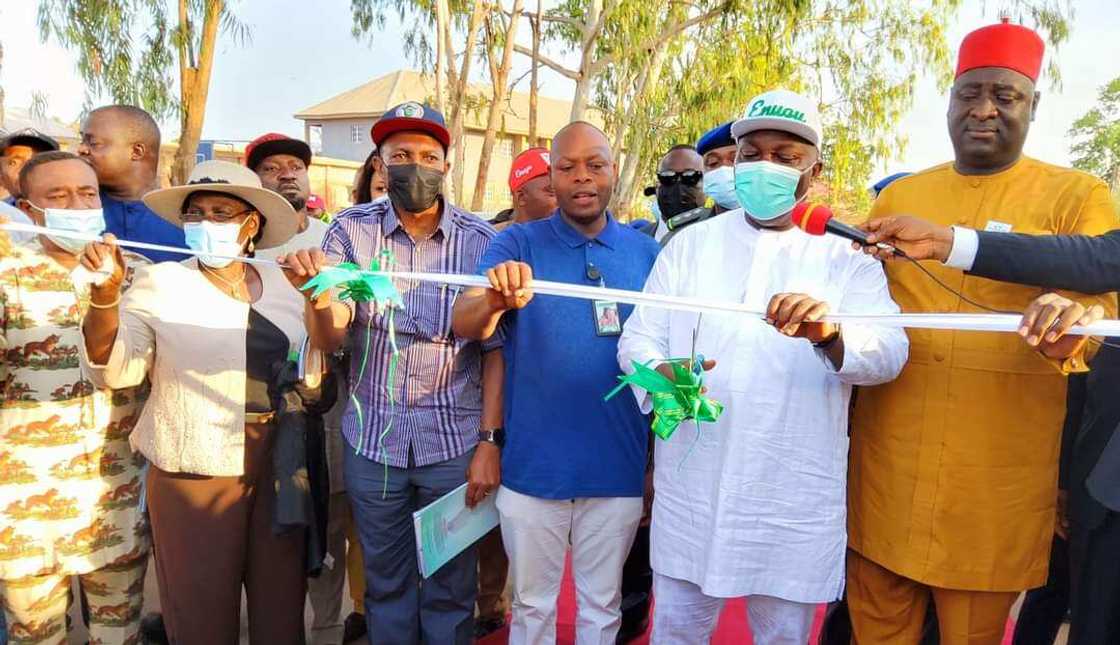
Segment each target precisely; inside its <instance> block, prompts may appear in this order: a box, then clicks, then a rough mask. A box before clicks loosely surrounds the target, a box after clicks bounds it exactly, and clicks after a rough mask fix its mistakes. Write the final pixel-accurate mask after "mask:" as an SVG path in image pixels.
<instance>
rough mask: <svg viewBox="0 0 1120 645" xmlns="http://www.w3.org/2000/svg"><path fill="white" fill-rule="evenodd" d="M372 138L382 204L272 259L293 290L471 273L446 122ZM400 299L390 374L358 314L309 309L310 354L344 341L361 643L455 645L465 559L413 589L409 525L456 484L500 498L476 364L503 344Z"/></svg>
mask: <svg viewBox="0 0 1120 645" xmlns="http://www.w3.org/2000/svg"><path fill="white" fill-rule="evenodd" d="M372 136H373V142H374V144H376V145H377V150H378V154H380V155H381V160H382V163H383V164H384V165H385V167H386V170H387V173H388V184H389V199H388V200H387V201H381V202H377V203H371V204H359V205H357V206H355V207H353V208H350V209H348V210H346V211H343V212H342V213H340V214H339V215H338V216H337V217H336V218H335V221H334V223H333V224H332V225H331V227H330V229H329V230H328V231H327V234H326V238H325V239H324V241H323V248H322V250H320V249H308V250H305V251H298V252H296V253H292V254H289V255H288V256H286V257H284V258H282V261H283V262H284V264H286V265H287V266H288V267H289V269H288V270H287V273H288V278H289V280H290V281H291V282H292V284H293V285H295V286H296V287H299V286H302V285H303V284H304V283H305V282H306V281H307V280H308V279H309V278H310V277H312V276H314V275H315V274H316V273H318V270H319V269H320V268H321V267H322V266H324V265H326V264H335V263H338V262H354V263H356V264H358V265H360V266H362V267H368V266H370V264H371V262H373V261H374V260H376V259H378V258H382V257H386V256H388V257H391V258H392V268H394V269H397V270H400V271H427V272H446V273H467V274H471V273H475V272H476V268H477V265H478V262H479V260H480V259H481V257H482V254H483V252H484V251H485V250H486V248H487V246H489V244H490V239H491V238H492V237H493V236H494V234H495V233H494V229H493V228H491V227H490V225H489V224H487V223H485V222H483V221H482V220H480V219H478V218H477V217H475V216H474V215H471V214H470V213H467V212H465V211H462V210H460V209H458V208H456V207H455V206H452V205H451V204H449V203H448V202H447V201H446V200H445V199H444V198H443V196H442V195H441V187H442V185H443V177H444V175H445V174H446V172H447V171H448V169H449V167H450V164H449V163H448V162H447V156H446V155H447V148H448V146H449V144H450V135H449V134H448V132H447V128H446V127H445V126H444V121H443V116H442V115H441V114H440V113H439V112H437V111H435V110H433V109H431V108H429V107H427V106H424V105H421V104H419V103H404V104H402V105H399V106H397V107H395V108H393V109H390V110H389V111H387V112H386V113H385V115H384V116H383V117H382V118H381V119H380V120H379V121H378V122H377V123H375V124H374V126H373V131H372ZM397 287H398V289H400V291H401V296H402V298H403V300H404V305H405V306H404V309H403V310H397V311H396V312H395V320H394V321H393V324H394V325H395V328H396V342H397V346H398V347H399V350H400V355H399V359H398V363H397V365H396V369H395V371H392V372H391V371H390V367H391V353H392V350H391V348H390V343H389V330H390V321H389V319H388V317H387V316H386V315H384V314H379V313H377V312H376V311H373V310H371V308H370V307H369V306H368V304H367V303H360V304H357V305H355V304H354V303H349V302H347V303H341V302H337V301H331V300H330V298H329V297H327V296H326V295H324V296H323V297H321V298H319V299H317V300H310V299H309V300H308V303H307V329H308V333H309V334H310V336H311V340H312V343H313V344H314V345H315V346H316V347H318V348H319V349H322V350H324V351H328V352H330V351H334V350H336V349H337V348H338V347H339V346H340V345H341V344H342V342H343V340H344V339H345V338H346V337H347V335H349V337H350V346H351V347H352V348H353V351H354V352H355V354H354V356H353V358H352V360H351V362H350V365H351V367H350V370H351V371H350V383H351V387H352V388H353V393H354V397H353V399H352V401H351V404H350V405H349V406H348V407H347V410H346V412H345V413H344V414H343V419H342V433H343V437H344V438H345V439H346V442H347V444H348V449H346V451H345V452H346V454H345V457H344V466H343V469H344V476H345V480H346V491H347V494H348V495H349V496H350V503H351V506H352V507H353V509H354V518H355V521H356V523H357V527H358V533H359V538H360V540H361V543H362V552H363V555H364V556H365V572H366V596H365V609H366V620H367V623H368V625H369V640H370V643H379V642H384V643H392V644H394V645H396V644H409V643H420V642H427V643H462V644H464V645H465V644H468V643H470V642H471V641H472V638H473V622H474V604H475V594H476V590H477V555H476V552H475V549H474V548H473V547H472V548H470V549H467V550H466V551H464V552H463V553H461V554H460V555H459V556H457V557H456V558H455V559H454V560H452V561H451V562H449V563H448V564H446V565H444V566H443V567H441V568H440V569H439V570H438V571H437V572H436V573H435V574H434V575H433V576H432V577H430V578H427V579H424V580H420V579H419V573H418V567H417V562H416V542H415V536H414V532H413V528H412V513H413V511H415V510H417V509H419V508H421V507H423V506H426V505H427V504H429V503H431V502H433V501H435V500H436V499H438V498H439V497H441V496H442V495H445V494H446V493H448V492H450V491H451V490H453V489H455V488H457V487H458V486H461V485H462V484H463V482H464V481H469V482H470V486H469V488H468V491H467V503H468V504H469V505H471V506H473V505H474V504H476V503H477V502H478V501H480V500H481V499H483V498H484V497H485V496H486V495H489V494H490V492H491V491H492V490H493V489H495V488H497V485H498V482H499V479H500V475H499V463H500V451H499V449H498V446H497V445H496V443H495V440H497V441H500V433H498V435H499V436H498V437H495V436H494V435H495V433H493V432H480V428H481V427H482V417H483V389H484V388H485V389H486V394H487V405H488V407H489V406H491V405H493V403H492V402H493V401H494V400H495V399H494V397H495V396H497V397H498V399H497V401H499V402H498V403H497V405H498V406H500V388H501V378H502V374H501V369H500V367H499V369H497V370H494V369H493V368H491V369H489V370H488V369H486V364H487V362H488V361H489V360H490V358H491V357H494V356H496V355H497V352H494V351H493V350H495V349H497V348H499V347H500V346H501V340H500V339H495V340H491V341H488V342H485V343H480V342H476V341H468V340H466V339H462V338H458V337H456V336H455V335H454V334H453V333H452V331H451V308H452V305H453V304H454V302H455V296H456V295H457V293H456V291H455V290H454V289H451V288H448V287H446V286H440V285H437V284H432V283H425V282H401V281H398V283H397ZM305 293H308V294H309V292H305ZM308 297H309V298H310V296H309V295H308ZM367 340H368V343H367ZM367 346H368V348H369V349H368V359H366V360H363V357H362V353H363V351H364V350H365V348H366V347H367ZM363 364H365V367H364V371H363V367H362V366H363ZM390 390H391V391H392V393H393V399H394V400H395V403H391V401H390V395H389V392H390ZM491 409H497V408H491ZM499 415H500V413H499ZM490 416H493V415H490ZM499 418H500V416H499ZM390 424H391V428H390V430H389V431H388V433H385V434H384V437H382V436H381V435H382V434H383V432H384V430H385V429H386V428H389V427H390ZM480 438H481V442H480Z"/></svg>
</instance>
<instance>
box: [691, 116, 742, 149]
mask: <svg viewBox="0 0 1120 645" xmlns="http://www.w3.org/2000/svg"><path fill="white" fill-rule="evenodd" d="M731 123H732V122H731V121H728V122H727V123H724V124H723V125H721V126H717V127H715V128H712V129H711V130H708V131H707V132H705V133H704V136H702V137H700V140H699V141H697V142H696V152H699V153H700V156H704V155H706V154H708V153H709V152H711V151H712V150H713V149H715V148H722V147H724V146H733V145H735V139H732V138H731Z"/></svg>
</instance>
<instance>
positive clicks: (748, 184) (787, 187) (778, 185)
mask: <svg viewBox="0 0 1120 645" xmlns="http://www.w3.org/2000/svg"><path fill="white" fill-rule="evenodd" d="M804 172H808V171H804ZM804 172H803V171H799V170H797V169H796V168H790V167H789V166H782V165H780V164H776V163H772V162H770V161H746V162H742V163H737V164H735V195H736V196H737V197H738V198H739V203H740V204H741V205H742V206H743V210H745V211H746V212H747V214H748V215H750V216H751V217H752V218H754V219H755V220H757V221H759V222H768V221H771V220H775V219H778V218H779V217H781V216H782V215H785V214H786V213H788V212H790V211H791V210H793V207H794V206H795V205H797V202H798V200H797V197H796V196H795V195H796V193H797V185H798V184H799V183H801V175H803V174H804Z"/></svg>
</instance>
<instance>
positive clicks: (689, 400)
mask: <svg viewBox="0 0 1120 645" xmlns="http://www.w3.org/2000/svg"><path fill="white" fill-rule="evenodd" d="M650 362H653V361H650ZM665 362H666V363H668V364H669V366H670V367H671V368H672V369H673V378H672V380H670V379H668V378H666V377H665V375H664V374H662V373H661V372H658V371H657V370H655V369H652V368H650V367H649V363H646V364H645V365H643V364H641V363H639V362H637V361H631V364H632V365H633V366H634V372H633V373H632V374H623V375H622V376H619V377H618V380H619V383H618V386H617V387H615V388H614V389H613V390H611V391H610V392H609V393H608V394H607V395H606V396H605V397H603V400H604V401H608V400H610V399H611V397H613V396H614V395H616V394H618V393H619V392H621V391H622V390H623V389H625V388H626V386H628V385H634V386H637V387H640V388H642V389H643V390H645V391H646V392H649V394H650V397H651V398H652V399H653V433H654V434H655V435H657V436H658V437H661V438H662V439H666V440H667V439H668V438H669V437H671V436H673V433H674V432H676V431H677V427H678V426H680V424H681V423H683V422H684V421H688V420H692V421H695V422H696V423H697V424H698V425H699V424H701V423H715V422H716V421H717V420H718V419H719V416H720V415H721V414H722V413H723V405H722V404H720V403H719V402H717V401H714V400H712V399H710V398H708V397H706V396H704V395H703V394H701V390H702V389H703V384H704V383H703V381H704V379H703V377H702V376H701V373H700V372H698V371H694V370H693V369H692V367H691V366H692V365H693V364H695V361H693V360H692V359H688V358H674V359H670V360H667V361H665Z"/></svg>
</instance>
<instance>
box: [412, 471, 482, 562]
mask: <svg viewBox="0 0 1120 645" xmlns="http://www.w3.org/2000/svg"><path fill="white" fill-rule="evenodd" d="M494 497H495V496H494V495H488V496H487V497H486V498H485V499H484V500H482V501H481V502H479V503H478V504H477V505H476V506H475V507H474V508H467V503H466V501H467V485H466V484H463V485H462V486H460V487H458V488H456V489H455V490H453V491H451V492H450V493H448V494H446V495H444V496H443V497H441V498H439V499H437V500H436V501H434V502H432V503H431V504H428V505H427V506H425V507H424V508H422V509H420V510H418V511H416V512H415V513H413V514H412V523H413V526H414V527H415V528H416V554H417V556H418V558H419V560H420V574H421V575H423V576H424V577H425V578H428V577H431V575H432V574H433V573H435V572H436V571H437V570H438V569H439V568H440V567H442V566H443V565H445V564H447V563H448V562H450V561H451V559H452V558H454V557H455V556H457V555H459V554H460V553H462V552H463V551H464V550H465V549H466V548H467V547H469V546H470V545H472V544H474V543H475V542H477V541H478V539H479V538H481V537H482V536H483V535H486V534H487V533H489V532H490V530H491V529H493V528H494V527H495V526H497V525H498V509H497V508H496V507H495V506H494Z"/></svg>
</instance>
